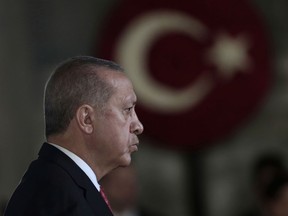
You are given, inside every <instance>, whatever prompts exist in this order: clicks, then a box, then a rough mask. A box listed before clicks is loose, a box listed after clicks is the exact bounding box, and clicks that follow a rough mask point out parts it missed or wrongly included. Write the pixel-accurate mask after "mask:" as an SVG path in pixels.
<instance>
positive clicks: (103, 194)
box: [100, 186, 112, 212]
mask: <svg viewBox="0 0 288 216" xmlns="http://www.w3.org/2000/svg"><path fill="white" fill-rule="evenodd" d="M100 193H101V196H102V197H103V199H104V200H105V202H106V204H107V205H108V207H109V209H110V211H111V212H112V209H111V206H110V204H109V201H108V199H107V197H106V195H105V193H104V189H103V187H101V186H100Z"/></svg>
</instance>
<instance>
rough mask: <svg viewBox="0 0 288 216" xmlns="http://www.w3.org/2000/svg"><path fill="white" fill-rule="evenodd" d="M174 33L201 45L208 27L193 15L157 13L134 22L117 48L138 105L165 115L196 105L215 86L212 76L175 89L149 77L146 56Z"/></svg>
mask: <svg viewBox="0 0 288 216" xmlns="http://www.w3.org/2000/svg"><path fill="white" fill-rule="evenodd" d="M171 31H172V32H175V31H176V32H181V33H184V34H187V35H189V36H191V37H192V38H193V39H195V40H198V41H199V42H201V40H203V39H205V36H206V35H207V29H206V28H205V26H204V25H203V24H201V23H200V22H199V21H197V20H195V19H193V18H192V17H191V16H188V15H186V14H183V13H179V12H173V11H155V12H151V13H147V14H144V15H142V16H140V17H139V18H138V19H136V20H134V21H133V22H132V23H131V24H130V25H129V26H128V27H127V28H126V29H125V30H124V32H123V34H122V35H121V36H120V38H119V41H118V44H117V45H116V49H115V59H116V61H117V62H118V63H119V64H120V65H122V66H123V67H124V68H125V70H126V72H127V73H128V76H129V77H130V78H131V80H132V82H133V84H134V88H135V92H136V94H137V96H138V98H139V102H140V103H142V104H143V105H144V106H146V107H148V108H150V109H152V110H154V111H155V110H157V111H161V112H165V113H172V112H180V111H183V110H186V109H188V108H191V107H193V106H196V105H197V104H198V103H199V101H201V100H202V99H203V98H204V97H205V96H206V95H207V93H209V91H210V90H211V88H212V84H213V83H212V81H211V80H210V79H209V77H207V76H205V75H200V76H199V77H198V79H197V80H196V81H195V82H193V83H192V84H191V85H190V86H188V87H185V88H183V89H181V90H179V89H178V90H175V89H174V88H171V87H169V86H166V85H164V84H163V83H160V82H157V81H156V80H155V79H153V78H152V77H151V76H150V75H149V72H148V69H147V65H146V62H147V53H148V51H149V49H150V48H151V45H152V44H153V42H154V41H155V40H156V39H157V38H158V37H159V36H162V35H163V34H166V33H168V32H171ZM191 61H193V59H191ZM191 72H193V71H191ZM170 76H171V75H170ZM176 77H177V71H175V78H176Z"/></svg>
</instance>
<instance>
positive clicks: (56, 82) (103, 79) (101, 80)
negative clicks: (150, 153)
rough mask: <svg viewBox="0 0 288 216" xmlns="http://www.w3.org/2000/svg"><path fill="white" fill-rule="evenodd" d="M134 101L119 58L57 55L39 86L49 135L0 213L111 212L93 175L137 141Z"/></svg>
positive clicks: (121, 159) (124, 159) (85, 215)
mask: <svg viewBox="0 0 288 216" xmlns="http://www.w3.org/2000/svg"><path fill="white" fill-rule="evenodd" d="M135 104H136V95H135V93H134V91H133V86H132V84H131V82H130V81H129V79H128V78H127V77H126V76H125V74H124V73H123V70H122V69H121V67H120V66H118V65H117V64H115V63H113V62H111V61H107V60H102V59H97V58H93V57H88V56H82V57H75V58H72V59H69V60H67V61H66V62H64V63H62V64H61V65H60V66H59V67H58V68H57V69H56V70H55V72H54V73H53V74H52V76H51V77H50V79H49V80H48V82H47V84H46V88H45V102H44V108H45V125H46V129H45V132H46V138H47V142H46V143H44V144H43V146H42V148H41V150H40V152H39V157H38V159H37V160H35V161H34V162H32V163H31V165H30V167H29V168H28V170H27V172H26V173H25V175H24V176H23V178H22V181H21V182H20V184H19V186H18V187H17V189H16V191H15V192H14V194H13V195H12V197H11V199H10V201H9V203H8V206H7V209H6V213H5V214H4V215H6V216H18V215H27V216H33V215H39V216H44V215H47V216H48V215H49V216H51V215H59V216H60V215H61V216H63V215H64V216H65V215H67V216H68V215H69V216H72V215H75V216H76V215H77V216H78V215H79V216H90V215H91V216H92V215H97V216H109V215H112V212H111V210H110V208H109V204H108V203H107V200H106V199H105V196H104V195H103V193H102V191H101V189H100V185H99V183H98V181H100V180H101V179H102V177H104V176H105V175H106V174H108V173H109V172H110V171H112V170H113V169H115V168H117V167H119V166H128V165H129V164H130V161H131V153H132V152H134V151H137V149H138V147H137V146H138V138H137V135H139V134H141V133H142V131H143V126H142V124H141V122H140V121H139V120H138V118H137V115H136V112H135Z"/></svg>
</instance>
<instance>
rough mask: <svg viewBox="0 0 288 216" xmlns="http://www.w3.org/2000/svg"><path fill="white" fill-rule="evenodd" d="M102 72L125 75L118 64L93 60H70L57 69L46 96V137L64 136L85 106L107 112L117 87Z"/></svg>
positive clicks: (88, 57) (51, 78) (86, 57)
mask: <svg viewBox="0 0 288 216" xmlns="http://www.w3.org/2000/svg"><path fill="white" fill-rule="evenodd" d="M101 68H102V69H103V68H107V69H111V70H114V71H120V72H123V69H122V68H121V67H120V66H119V65H118V64H116V63H115V62H112V61H108V60H104V59H99V58H94V57H90V56H77V57H73V58H70V59H68V60H66V61H64V62H63V63H61V64H60V65H59V66H58V67H57V68H56V69H55V71H54V72H53V73H52V75H51V77H50V78H49V79H48V81H47V83H46V86H45V93H44V116H45V134H46V137H48V136H50V135H53V134H59V133H62V132H64V131H65V130H66V129H67V127H68V125H69V124H70V121H71V120H72V119H73V117H74V115H75V113H76V110H77V109H78V108H79V106H81V105H82V104H89V105H91V106H93V107H97V108H99V109H103V107H104V106H105V103H106V102H107V101H108V99H109V98H110V97H111V95H112V94H113V87H112V86H111V85H110V84H108V83H107V81H105V79H104V78H103V77H101V76H100V73H101V70H99V69H101Z"/></svg>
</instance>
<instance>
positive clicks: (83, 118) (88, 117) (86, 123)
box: [76, 104, 95, 134]
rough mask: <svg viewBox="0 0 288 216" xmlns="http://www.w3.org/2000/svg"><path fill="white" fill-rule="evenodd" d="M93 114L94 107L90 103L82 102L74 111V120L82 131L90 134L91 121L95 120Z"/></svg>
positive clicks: (91, 129)
mask: <svg viewBox="0 0 288 216" xmlns="http://www.w3.org/2000/svg"><path fill="white" fill-rule="evenodd" d="M94 114H95V112H94V109H93V107H91V106H90V105H87V104H84V105H82V106H80V107H79V108H78V110H77V112H76V120H77V123H78V125H79V127H80V129H81V130H82V132H84V133H86V134H91V133H92V132H93V130H94V126H93V121H94V120H95V117H94Z"/></svg>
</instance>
